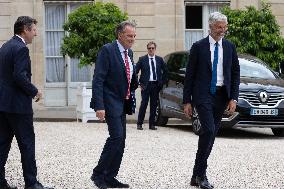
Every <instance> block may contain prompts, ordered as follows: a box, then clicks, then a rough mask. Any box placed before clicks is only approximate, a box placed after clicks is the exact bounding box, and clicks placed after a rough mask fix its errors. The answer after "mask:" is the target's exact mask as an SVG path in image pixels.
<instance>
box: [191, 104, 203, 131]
mask: <svg viewBox="0 0 284 189" xmlns="http://www.w3.org/2000/svg"><path fill="white" fill-rule="evenodd" d="M191 120H192V130H193V132H194V133H195V134H196V135H199V134H200V133H201V123H200V120H199V116H198V113H197V111H196V108H195V107H194V108H193V111H192V117H191Z"/></svg>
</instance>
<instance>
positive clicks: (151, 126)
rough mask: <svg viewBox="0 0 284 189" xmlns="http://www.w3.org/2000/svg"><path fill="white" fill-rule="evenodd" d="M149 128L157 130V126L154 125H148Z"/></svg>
mask: <svg viewBox="0 0 284 189" xmlns="http://www.w3.org/2000/svg"><path fill="white" fill-rule="evenodd" d="M149 129H150V130H157V128H156V127H155V126H154V125H150V126H149Z"/></svg>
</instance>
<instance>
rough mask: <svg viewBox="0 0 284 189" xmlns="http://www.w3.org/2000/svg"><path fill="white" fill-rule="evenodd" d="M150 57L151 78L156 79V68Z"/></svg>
mask: <svg viewBox="0 0 284 189" xmlns="http://www.w3.org/2000/svg"><path fill="white" fill-rule="evenodd" d="M150 59H151V67H152V73H153V80H154V81H156V80H157V75H156V70H155V65H154V61H153V58H150Z"/></svg>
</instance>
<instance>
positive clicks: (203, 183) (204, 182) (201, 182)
mask: <svg viewBox="0 0 284 189" xmlns="http://www.w3.org/2000/svg"><path fill="white" fill-rule="evenodd" d="M196 183H197V184H198V186H199V188H201V189H213V188H214V186H213V185H212V184H210V183H209V182H208V179H207V177H206V176H204V177H198V176H197V177H196Z"/></svg>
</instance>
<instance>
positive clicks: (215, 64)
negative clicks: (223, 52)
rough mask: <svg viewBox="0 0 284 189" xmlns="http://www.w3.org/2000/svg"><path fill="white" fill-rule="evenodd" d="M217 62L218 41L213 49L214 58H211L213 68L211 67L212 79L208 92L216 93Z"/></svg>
mask: <svg viewBox="0 0 284 189" xmlns="http://www.w3.org/2000/svg"><path fill="white" fill-rule="evenodd" d="M217 64H218V43H217V42H216V43H215V49H214V59H213V68H212V79H211V86H210V93H211V94H212V95H215V93H216V83H217Z"/></svg>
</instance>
